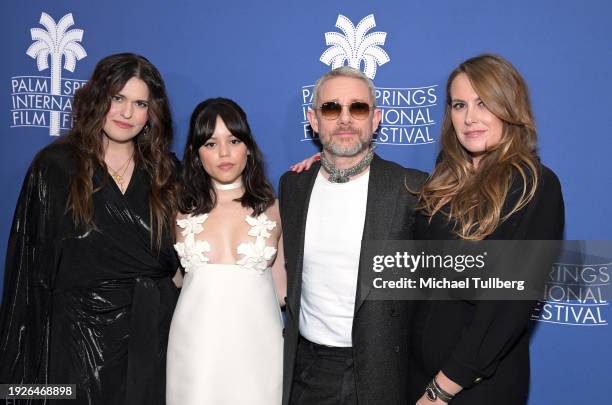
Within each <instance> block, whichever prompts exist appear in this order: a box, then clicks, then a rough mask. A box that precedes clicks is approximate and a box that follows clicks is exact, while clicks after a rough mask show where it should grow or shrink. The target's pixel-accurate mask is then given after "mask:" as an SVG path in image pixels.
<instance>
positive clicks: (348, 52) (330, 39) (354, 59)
mask: <svg viewBox="0 0 612 405" xmlns="http://www.w3.org/2000/svg"><path fill="white" fill-rule="evenodd" d="M336 27H337V28H340V30H342V32H343V33H344V35H342V34H341V33H339V32H326V33H325V42H326V44H327V45H330V47H329V48H327V50H325V52H323V54H322V55H321V58H320V59H319V60H320V61H321V62H323V63H325V64H326V65H328V66H329V65H331V67H332V69H336V68H338V67H340V66H343V65H344V62H345V61H346V62H348V65H349V66H351V67H353V68H355V69H360V67H361V61H363V65H364V68H363V73H364V74H365V75H366V76H368V77H369V78H370V79H374V76H376V67H377V65H381V66H382V65H384V64H385V63H387V62H389V61H390V60H391V58H389V55H388V54H387V52H385V51H384V50H383V49H382V48H381V47H380V46H379V45H384V44H385V39H386V38H387V33H386V32H380V31H379V32H372V33H370V34H367V35H366V33H367V32H368V31H369V30H371V29H372V28H374V27H376V21H374V15H373V14H370V15H369V16H367V17H365V18H364V19H362V20H361V21H359V24H357V27H355V26H354V25H353V23H352V21H351V20H349V19H348V18H346V17H345V16H343V15H342V14H340V15H338V20H336Z"/></svg>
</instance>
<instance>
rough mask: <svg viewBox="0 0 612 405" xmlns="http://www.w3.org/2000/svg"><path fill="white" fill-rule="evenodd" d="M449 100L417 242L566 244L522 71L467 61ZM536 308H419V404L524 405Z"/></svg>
mask: <svg viewBox="0 0 612 405" xmlns="http://www.w3.org/2000/svg"><path fill="white" fill-rule="evenodd" d="M446 96H447V102H446V108H445V114H444V120H443V123H442V135H441V151H440V155H439V157H438V161H437V162H436V166H435V168H434V170H433V172H432V174H431V176H430V177H429V179H428V181H427V183H426V184H425V186H424V188H423V190H422V192H421V204H422V207H423V209H422V212H421V215H420V216H418V218H417V224H416V231H415V238H416V239H428V240H435V239H464V240H483V239H498V240H511V239H514V240H517V239H522V240H557V239H561V238H562V236H563V226H564V209H563V197H562V194H561V187H560V184H559V180H558V179H557V177H556V176H555V174H554V173H553V172H552V171H551V170H550V169H548V168H547V167H545V166H544V165H542V164H541V163H540V160H539V158H538V154H537V140H536V131H535V124H534V119H533V113H532V110H531V104H530V101H529V95H528V90H527V86H526V84H525V82H524V80H523V78H522V77H521V76H520V74H519V73H518V72H517V71H516V69H515V68H514V67H513V66H512V65H511V64H510V63H509V62H507V61H506V60H504V59H503V58H501V57H499V56H496V55H488V54H485V55H480V56H477V57H474V58H471V59H468V60H466V61H465V62H463V63H462V64H461V65H459V67H458V68H457V69H455V70H454V71H453V72H452V73H451V75H450V77H449V79H448V82H447V88H446ZM534 305H535V303H534V302H532V301H427V302H422V303H419V307H418V309H417V312H416V316H415V322H414V324H413V328H412V330H413V339H412V348H413V354H414V357H415V361H414V362H413V364H411V373H410V386H411V392H412V393H413V396H414V401H416V403H417V404H418V405H423V404H427V405H429V404H444V403H445V402H446V401H444V400H443V399H442V398H441V397H443V396H444V393H446V394H450V395H449V396H452V395H454V397H453V398H452V399H450V403H451V404H452V405H460V404H470V405H477V404H508V405H515V404H523V403H525V402H526V401H527V394H528V385H529V333H528V323H529V319H530V315H531V312H532V310H533V307H534ZM434 378H435V382H436V384H437V386H438V387H439V388H440V389H441V390H442V391H443V392H442V394H443V395H441V396H440V395H438V397H437V399H432V398H428V396H427V395H425V394H424V392H425V389H426V386H428V384H430V382H431V381H432V380H433V379H434ZM438 393H439V391H438ZM431 397H433V396H431ZM447 400H448V398H447Z"/></svg>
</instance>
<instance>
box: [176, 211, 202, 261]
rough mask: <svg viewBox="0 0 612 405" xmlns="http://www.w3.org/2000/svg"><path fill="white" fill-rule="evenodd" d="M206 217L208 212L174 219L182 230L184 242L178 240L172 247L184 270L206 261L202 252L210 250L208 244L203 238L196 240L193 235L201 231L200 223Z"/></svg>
mask: <svg viewBox="0 0 612 405" xmlns="http://www.w3.org/2000/svg"><path fill="white" fill-rule="evenodd" d="M207 218H208V214H204V215H201V216H196V217H192V216H191V215H188V216H187V217H185V218H184V219H179V220H177V221H176V223H177V225H178V226H179V227H181V228H183V230H182V231H181V234H182V235H183V236H184V237H185V241H184V242H178V243H176V244H175V245H174V249H175V250H176V252H177V253H178V255H179V258H180V260H181V266H183V268H184V269H185V271H186V272H189V271H191V269H193V268H194V267H195V266H197V265H198V264H201V263H206V262H208V260H209V259H208V257H206V256H205V255H204V253H208V252H210V244H209V243H208V242H207V241H205V240H198V239H196V238H195V235H196V234H198V233H200V232H202V231H203V230H204V227H203V226H202V224H203V223H204V221H206V219H207Z"/></svg>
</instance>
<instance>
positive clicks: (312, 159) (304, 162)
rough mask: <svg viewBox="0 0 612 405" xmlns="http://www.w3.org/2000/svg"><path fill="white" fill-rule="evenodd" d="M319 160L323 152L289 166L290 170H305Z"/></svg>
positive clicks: (298, 171)
mask: <svg viewBox="0 0 612 405" xmlns="http://www.w3.org/2000/svg"><path fill="white" fill-rule="evenodd" d="M317 160H321V153H315V154H314V155H312V156H311V157H309V158H307V159H304V160H302V161H301V162H298V163H296V164H294V165H291V166H289V170H291V171H292V172H296V173H301V172H303V171H304V170H308V169H310V166H312V164H313V163H314V162H316V161H317Z"/></svg>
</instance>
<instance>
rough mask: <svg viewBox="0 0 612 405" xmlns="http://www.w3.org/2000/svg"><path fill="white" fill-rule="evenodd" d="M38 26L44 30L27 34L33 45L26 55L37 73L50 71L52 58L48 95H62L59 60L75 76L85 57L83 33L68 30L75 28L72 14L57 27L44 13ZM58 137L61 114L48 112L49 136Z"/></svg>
mask: <svg viewBox="0 0 612 405" xmlns="http://www.w3.org/2000/svg"><path fill="white" fill-rule="evenodd" d="M39 23H40V24H41V25H42V26H44V27H45V28H46V31H45V30H43V29H42V28H32V29H30V33H31V35H32V41H34V43H33V44H32V45H30V47H29V48H28V50H27V51H26V54H27V55H28V56H29V57H31V58H32V59H36V65H37V67H38V70H39V71H42V70H45V69H48V68H49V63H48V60H49V58H51V95H54V96H59V95H61V91H60V90H61V84H62V57H63V58H64V69H66V70H68V71H69V72H74V68H75V67H76V62H77V60H81V59H83V58H84V57H86V56H87V52H85V49H84V48H83V47H82V46H81V44H79V42H81V41H82V40H83V30H81V29H71V30H68V31H67V29H68V28H69V27H71V26H72V25H74V19H73V18H72V13H68V14H66V15H65V16H63V17H62V18H61V19H60V20H59V22H58V23H57V24H56V23H55V21H54V20H53V18H51V17H50V16H49V15H48V14H47V13H44V12H43V13H42V14H41V15H40V21H39ZM59 134H60V112H59V111H51V120H50V125H49V135H53V136H58V135H59Z"/></svg>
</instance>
